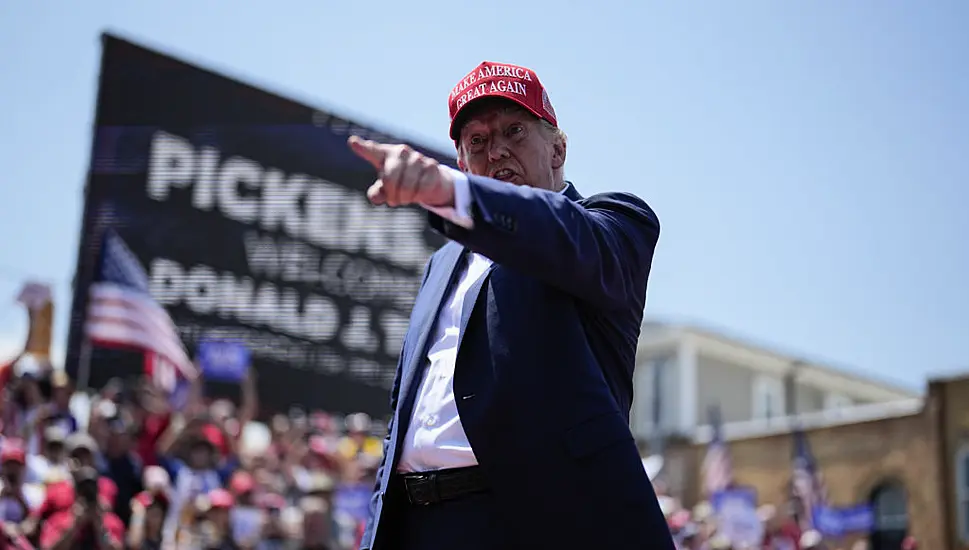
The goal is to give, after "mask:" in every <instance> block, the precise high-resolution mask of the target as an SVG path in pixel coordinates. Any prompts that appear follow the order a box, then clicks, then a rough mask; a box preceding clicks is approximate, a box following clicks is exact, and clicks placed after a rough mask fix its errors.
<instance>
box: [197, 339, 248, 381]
mask: <svg viewBox="0 0 969 550" xmlns="http://www.w3.org/2000/svg"><path fill="white" fill-rule="evenodd" d="M198 360H199V365H200V366H201V367H202V375H203V376H204V377H205V378H206V379H208V380H222V381H226V382H239V381H241V380H242V379H243V378H245V376H246V371H247V370H248V369H249V348H247V347H246V345H245V344H243V343H242V342H237V341H233V340H206V341H203V342H201V343H200V344H199V351H198Z"/></svg>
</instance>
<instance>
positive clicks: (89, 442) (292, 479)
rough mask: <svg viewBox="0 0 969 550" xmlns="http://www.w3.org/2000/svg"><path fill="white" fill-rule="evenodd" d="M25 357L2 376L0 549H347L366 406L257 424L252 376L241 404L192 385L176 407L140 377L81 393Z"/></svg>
mask: <svg viewBox="0 0 969 550" xmlns="http://www.w3.org/2000/svg"><path fill="white" fill-rule="evenodd" d="M28 359H29V357H25V358H21V359H19V360H15V361H13V362H11V363H10V364H8V365H6V368H4V369H3V371H2V374H0V387H2V392H3V400H2V402H0V418H2V427H0V434H2V440H0V455H2V456H0V462H2V472H0V473H2V489H0V491H2V492H0V520H2V536H0V549H2V548H15V549H23V548H42V549H45V550H53V549H57V550H66V549H73V548H101V549H119V548H131V549H159V548H180V549H182V548H184V549H214V548H219V549H223V548H225V549H234V548H240V549H247V548H251V549H282V548H307V549H339V550H351V549H353V548H356V546H357V544H358V542H359V541H358V539H359V537H360V535H361V534H362V530H363V527H364V522H365V521H366V518H367V513H368V505H369V498H370V494H371V492H372V489H373V483H374V476H375V472H376V469H377V467H378V465H379V461H380V456H381V451H382V445H381V438H380V435H379V434H377V433H374V430H372V425H373V423H372V422H371V419H370V418H369V417H368V416H367V415H366V414H363V413H357V414H351V415H348V416H346V417H345V418H340V417H337V416H334V415H330V414H327V413H324V412H312V413H308V414H296V413H293V414H285V415H284V414H278V415H275V416H272V417H271V420H269V421H268V422H267V423H265V424H263V423H257V422H255V420H256V419H257V416H258V398H257V392H256V380H255V375H254V373H251V372H250V374H249V375H248V376H247V378H246V379H245V380H244V381H243V383H242V387H241V392H240V393H241V398H240V399H239V400H238V402H237V403H233V402H232V401H229V400H226V399H215V400H206V399H204V397H203V392H202V391H201V389H200V388H201V381H196V383H194V384H193V385H192V388H191V391H190V392H188V397H187V399H186V400H184V401H183V402H182V403H181V405H180V406H178V407H177V408H175V407H173V406H172V404H171V400H170V399H168V396H167V395H165V394H163V393H161V392H160V391H159V390H158V389H157V388H156V387H155V386H154V385H153V384H152V383H151V381H150V379H148V378H146V377H141V378H139V379H135V380H131V381H127V382H125V381H121V380H114V381H112V382H110V383H109V384H107V385H106V386H105V387H104V388H103V389H102V390H101V391H100V392H98V393H97V394H94V395H88V394H87V393H83V394H82V393H80V392H76V391H75V388H74V383H73V382H72V380H70V378H69V377H68V376H67V375H66V374H65V372H64V371H62V370H57V369H53V368H51V367H50V366H49V365H44V364H43V363H38V362H36V361H31V360H28ZM79 404H81V406H79Z"/></svg>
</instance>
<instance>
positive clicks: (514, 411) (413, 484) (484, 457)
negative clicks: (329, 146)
mask: <svg viewBox="0 0 969 550" xmlns="http://www.w3.org/2000/svg"><path fill="white" fill-rule="evenodd" d="M449 104H450V115H451V130H450V135H451V138H452V139H453V140H454V142H455V146H456V148H457V158H458V166H459V167H460V169H461V170H460V171H458V170H454V169H451V168H449V167H446V166H443V165H439V164H438V163H437V162H436V161H434V160H433V159H430V158H428V157H426V156H424V155H422V154H420V153H418V152H416V151H414V150H413V149H411V148H409V147H407V146H406V145H390V144H378V143H374V142H371V141H366V140H362V139H359V138H357V137H352V138H350V140H349V144H350V147H351V148H352V149H353V151H354V152H355V153H356V154H357V155H359V156H360V157H362V158H363V159H365V160H367V161H368V162H370V163H371V164H372V165H373V166H374V168H376V170H377V173H378V176H379V179H378V180H377V181H376V182H375V183H374V184H373V186H371V187H370V189H369V190H368V192H367V195H368V197H369V198H370V200H371V201H372V202H373V203H374V204H384V205H387V206H389V207H398V206H406V205H414V204H418V205H421V206H422V207H424V208H425V209H427V210H428V211H430V214H429V216H430V224H431V226H432V227H433V228H434V229H435V230H436V231H438V232H440V233H442V234H443V235H445V236H446V237H447V238H448V239H450V242H449V243H448V244H446V245H445V246H443V247H442V248H441V249H440V250H438V251H437V252H436V253H435V254H434V255H433V256H432V257H431V259H430V261H429V262H428V265H427V267H426V269H425V271H424V277H423V282H422V284H421V289H420V292H419V294H418V296H417V300H416V302H415V304H414V309H413V312H412V314H411V319H410V327H409V329H408V331H407V334H406V335H405V337H404V343H403V346H402V350H401V355H400V363H399V365H398V368H397V376H396V380H395V383H394V386H393V390H392V394H391V406H392V408H393V410H394V420H393V422H392V424H391V429H390V430H389V432H390V433H389V435H388V437H387V440H386V443H385V446H384V458H383V463H382V465H381V468H380V470H379V472H378V476H377V477H378V479H377V484H376V490H375V492H374V496H373V499H372V503H371V510H372V518H371V521H370V523H369V525H368V527H367V529H366V532H365V533H364V536H363V539H362V548H371V549H373V550H390V549H401V550H439V549H452V548H453V549H455V550H476V549H482V550H484V549H487V550H503V549H510V548H548V549H549V550H553V549H554V550H563V549H564V550H568V549H573V548H574V549H576V550H580V549H581V550H588V549H592V548H651V549H652V548H655V549H662V550H666V549H672V548H673V542H672V539H671V537H670V534H669V530H668V528H667V526H666V522H665V520H664V518H663V514H662V513H661V511H660V509H659V506H658V504H657V501H656V495H655V493H654V492H653V488H652V486H651V485H650V482H649V480H648V478H647V476H646V472H645V471H644V469H643V465H642V462H641V460H640V457H639V455H638V452H637V449H636V445H635V443H634V441H633V437H632V435H631V433H630V431H629V409H630V406H631V404H632V399H633V368H634V365H635V355H636V346H637V340H638V338H639V331H640V325H641V322H642V316H643V308H644V305H645V300H646V284H647V279H648V276H649V271H650V265H651V262H652V258H653V250H654V248H655V246H656V241H657V239H658V237H659V222H658V221H657V219H656V216H655V214H654V213H653V211H652V210H651V209H650V208H649V206H647V205H646V203H645V202H643V201H642V200H640V199H639V198H637V197H635V196H633V195H630V194H626V193H602V194H599V195H595V196H592V197H589V198H582V196H580V195H579V193H578V191H577V190H576V189H575V187H573V186H572V184H571V183H569V182H566V181H565V177H564V166H565V156H566V150H567V143H566V138H565V134H564V133H563V132H562V131H561V130H560V129H559V128H558V122H557V118H556V115H555V111H554V110H553V109H552V105H551V103H550V101H549V98H548V94H547V93H546V92H545V90H544V88H543V87H542V84H541V83H540V82H539V80H538V77H537V76H536V74H535V73H534V72H533V71H531V70H530V69H527V68H524V67H518V66H514V65H507V64H500V63H489V62H485V63H482V64H481V65H479V66H478V67H476V68H475V69H474V70H473V71H472V72H471V73H470V74H468V76H466V77H465V78H464V79H462V80H461V82H459V83H458V85H457V86H455V88H454V89H453V90H452V91H451V94H450V100H449Z"/></svg>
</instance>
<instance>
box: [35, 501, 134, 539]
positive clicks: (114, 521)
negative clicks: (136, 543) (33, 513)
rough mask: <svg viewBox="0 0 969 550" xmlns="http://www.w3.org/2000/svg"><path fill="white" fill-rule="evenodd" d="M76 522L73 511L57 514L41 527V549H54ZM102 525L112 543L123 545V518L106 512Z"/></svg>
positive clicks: (102, 517) (102, 518)
mask: <svg viewBox="0 0 969 550" xmlns="http://www.w3.org/2000/svg"><path fill="white" fill-rule="evenodd" d="M74 521H75V519H74V512H73V511H72V510H63V511H60V512H55V513H54V514H53V515H52V516H51V517H50V518H49V519H48V520H47V521H45V522H44V524H43V526H42V527H41V530H40V547H41V548H52V547H53V546H54V545H55V544H57V541H59V540H60V538H61V537H62V536H63V535H64V532H65V531H67V530H69V529H70V528H71V527H72V526H73V525H74ZM101 523H102V525H103V526H104V530H105V531H106V532H107V534H108V536H109V537H111V542H112V543H113V544H116V545H121V543H122V541H123V540H124V523H122V522H121V518H119V517H118V516H116V515H114V514H113V513H111V512H105V513H104V514H103V515H102V516H101ZM81 535H82V533H78V536H81Z"/></svg>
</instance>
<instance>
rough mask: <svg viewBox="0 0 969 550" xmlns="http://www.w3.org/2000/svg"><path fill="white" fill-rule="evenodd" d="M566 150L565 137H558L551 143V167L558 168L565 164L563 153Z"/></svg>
mask: <svg viewBox="0 0 969 550" xmlns="http://www.w3.org/2000/svg"><path fill="white" fill-rule="evenodd" d="M567 151H568V143H567V142H566V140H565V139H563V138H559V139H556V140H555V141H554V142H553V143H552V168H553V169H555V170H558V169H559V168H561V167H563V166H565V154H566V152H567Z"/></svg>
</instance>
